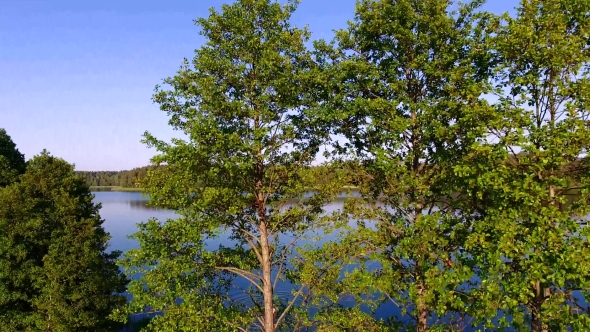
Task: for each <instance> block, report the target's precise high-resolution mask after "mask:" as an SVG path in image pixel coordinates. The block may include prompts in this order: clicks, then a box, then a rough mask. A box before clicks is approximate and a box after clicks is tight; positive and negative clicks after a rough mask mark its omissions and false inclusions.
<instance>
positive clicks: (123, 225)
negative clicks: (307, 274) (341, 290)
mask: <svg viewBox="0 0 590 332" xmlns="http://www.w3.org/2000/svg"><path fill="white" fill-rule="evenodd" d="M93 194H94V195H95V199H94V200H95V202H97V203H101V204H102V209H101V210H100V215H101V217H102V218H103V219H104V220H105V222H104V224H103V226H104V228H105V229H106V231H107V232H109V233H110V234H111V240H110V245H109V250H120V251H122V252H126V251H128V250H129V249H133V248H136V247H137V246H138V243H137V241H136V240H134V239H129V238H128V236H129V235H132V234H134V233H136V232H137V226H136V224H137V223H140V222H145V221H147V220H148V219H150V218H157V219H158V220H160V221H165V220H166V219H169V218H175V217H176V214H175V213H174V212H173V211H170V210H164V209H157V208H153V207H148V206H147V202H148V198H147V197H145V196H143V195H142V193H140V192H117V191H99V192H93ZM343 203H344V198H343V197H341V198H340V199H337V200H336V201H334V202H332V203H330V204H328V205H327V206H326V207H325V211H326V212H328V213H330V212H333V211H335V210H338V209H341V208H342V207H343ZM329 239H330V238H323V239H322V241H321V242H323V241H326V240H329ZM281 240H282V241H284V239H281ZM227 241H228V240H227V238H226V237H225V236H221V237H220V238H218V239H216V240H214V241H213V242H211V243H208V247H210V248H211V249H214V248H217V247H218V245H219V243H221V242H225V243H227ZM242 282H245V281H244V280H242ZM244 286H246V284H244V285H240V287H244ZM293 288H294V287H293V285H291V284H289V283H280V284H279V285H277V288H276V289H275V294H277V295H278V296H279V297H280V298H282V299H283V300H287V299H290V298H292V290H293ZM230 296H231V297H232V298H234V299H236V300H239V301H243V303H247V302H250V300H249V299H248V298H247V296H246V295H244V294H243V293H240V292H238V291H236V292H233V294H232V293H230ZM346 302H347V301H346ZM342 304H345V305H346V303H342ZM391 316H398V317H399V318H401V317H400V310H399V309H398V308H397V307H395V306H394V305H393V304H392V303H391V302H387V303H385V304H383V305H381V306H380V307H379V309H378V310H377V311H376V317H377V318H386V317H391ZM407 319H408V317H407V316H405V317H403V318H402V319H401V320H402V321H407ZM470 330H471V329H469V328H468V329H465V331H470ZM126 331H127V330H126Z"/></svg>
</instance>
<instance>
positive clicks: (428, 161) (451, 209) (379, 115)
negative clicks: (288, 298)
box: [301, 0, 496, 331]
mask: <svg viewBox="0 0 590 332" xmlns="http://www.w3.org/2000/svg"><path fill="white" fill-rule="evenodd" d="M482 3H483V1H473V2H470V3H468V4H460V5H457V7H455V8H456V10H452V7H451V5H452V3H451V1H448V0H420V1H416V0H397V1H391V0H389V1H388V0H361V1H359V2H358V3H357V7H356V15H355V20H354V21H353V22H352V23H351V24H350V26H349V28H348V29H347V30H343V31H339V32H338V33H337V36H336V44H337V45H336V46H337V47H336V48H334V47H332V45H328V44H326V43H317V44H316V49H317V51H318V52H319V53H323V54H324V57H323V60H322V61H321V62H320V63H321V65H322V66H323V67H324V68H325V75H327V76H328V77H329V78H327V79H324V81H325V82H328V85H327V87H326V88H325V91H326V92H325V96H326V97H325V98H326V99H327V100H328V102H327V103H328V104H329V105H330V106H329V107H328V106H327V107H326V108H325V109H328V112H329V113H328V114H326V113H325V112H326V111H325V109H324V110H323V113H322V114H320V121H321V120H324V121H325V120H326V119H327V120H328V121H327V123H328V124H329V126H330V127H331V128H332V130H331V131H332V133H334V134H338V135H342V136H343V137H344V138H345V139H346V140H345V143H344V144H338V145H337V146H336V151H338V152H340V153H342V154H345V155H347V156H351V155H352V157H353V158H355V159H358V160H359V165H358V168H357V169H358V172H357V174H358V176H359V177H360V178H361V180H362V183H361V193H362V194H363V197H364V199H362V200H360V201H359V200H354V199H351V200H349V202H348V203H347V206H346V207H345V211H344V213H345V215H344V216H343V221H342V223H339V224H338V225H337V226H335V227H344V228H348V232H346V233H345V235H344V236H342V238H340V239H339V240H338V241H336V242H333V243H330V244H329V245H326V246H324V247H323V248H319V249H318V250H316V251H310V252H309V253H308V256H307V257H306V259H307V262H310V263H309V264H305V261H304V262H303V263H302V267H301V269H302V271H304V273H305V276H304V278H306V279H307V280H322V282H318V283H314V284H312V286H315V287H313V288H312V291H315V292H316V293H317V294H318V299H319V300H318V303H319V304H320V305H321V304H322V301H324V298H328V299H332V300H331V301H328V302H327V303H323V304H325V305H327V311H326V312H327V314H323V313H322V314H320V316H318V317H319V318H318V320H320V323H322V324H331V325H334V326H337V327H339V328H342V329H357V330H360V329H362V330H372V329H374V330H379V329H381V328H383V326H382V325H383V324H382V323H385V325H389V326H393V325H394V323H395V322H394V321H393V320H390V321H389V322H378V321H376V320H373V319H372V318H371V317H370V316H367V315H366V314H365V313H364V312H361V311H359V310H358V309H359V308H360V304H364V305H368V308H369V309H375V308H376V306H378V305H379V304H380V303H381V302H382V301H383V302H392V303H393V304H395V305H396V306H397V307H398V308H399V309H400V310H401V311H402V316H406V317H405V318H408V317H409V318H410V322H411V324H410V325H415V327H416V330H417V331H426V330H428V329H429V328H437V327H438V328H442V327H441V326H445V324H446V325H447V326H446V328H460V327H462V326H463V325H464V324H466V320H463V318H465V315H466V313H468V308H469V307H470V303H469V298H468V297H467V296H465V295H464V294H465V292H466V289H468V288H469V287H467V286H466V285H469V284H470V283H472V282H473V279H472V277H473V276H474V270H472V268H471V265H470V263H469V262H468V261H466V260H465V259H464V258H465V257H466V255H464V254H463V253H462V251H461V250H462V244H463V243H464V242H463V241H464V240H465V239H466V235H468V234H469V231H470V229H471V225H472V223H473V222H474V221H475V220H474V218H473V217H472V216H471V214H470V213H467V214H463V213H461V210H460V208H461V207H462V206H465V207H469V206H470V200H469V199H466V198H464V196H463V195H456V191H457V188H456V187H455V185H456V184H457V181H459V179H458V178H457V177H456V176H455V174H454V171H453V169H454V167H455V165H462V163H463V158H464V157H465V156H468V155H469V154H470V152H471V151H472V146H474V145H477V144H478V142H479V141H480V140H482V139H483V137H484V134H485V129H486V124H487V123H488V121H490V119H492V118H493V117H494V112H493V109H492V108H491V107H489V105H488V103H487V102H486V101H485V100H484V99H483V95H484V94H485V93H487V92H489V91H491V90H490V84H489V83H490V76H491V73H492V69H493V62H492V60H493V57H491V53H490V52H488V51H489V48H488V46H489V45H490V43H489V39H490V36H489V34H490V31H491V30H490V29H491V27H492V26H493V25H491V23H494V22H495V21H496V19H494V17H493V16H492V15H490V14H487V13H484V12H478V7H480V6H481V4H482ZM362 165H364V166H362ZM375 202H377V204H376V203H375ZM468 203H469V204H468ZM350 217H352V218H354V219H356V220H358V222H357V223H356V225H355V227H347V224H348V222H349V218H350ZM368 220H372V221H373V222H369V221H368ZM317 260H321V261H322V262H323V264H320V265H318V264H317V263H316V261H317ZM351 264H353V265H356V267H355V268H354V269H351V268H350V266H349V267H346V265H351ZM376 265H377V266H378V268H375V266H376ZM371 266H372V267H373V268H371ZM345 267H346V271H348V272H347V273H344V277H342V270H343V269H345ZM330 278H331V281H330ZM476 286H477V285H476V284H471V287H476ZM375 293H377V294H378V298H376V299H375V298H374V297H371V296H370V295H372V294H375ZM341 294H355V295H356V300H357V304H359V305H358V306H357V308H356V309H357V310H354V309H350V308H349V309H346V311H345V312H346V314H342V311H339V310H336V311H333V307H334V306H333V305H334V301H335V300H337V299H338V298H339V296H340V295H341ZM319 295H324V296H323V297H320V296H319ZM373 300H375V301H373ZM318 303H316V304H318ZM353 313H356V314H357V315H358V316H357V318H358V319H351V317H352V316H351V315H352V314H353ZM393 316H394V315H393V313H392V314H391V315H390V319H393V318H394V317H393ZM438 318H443V320H439V319H438ZM444 319H447V323H444ZM355 324H356V325H355ZM380 325H381V326H380ZM431 325H432V326H431ZM406 328H408V326H406Z"/></svg>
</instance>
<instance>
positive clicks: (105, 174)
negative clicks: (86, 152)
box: [76, 165, 158, 188]
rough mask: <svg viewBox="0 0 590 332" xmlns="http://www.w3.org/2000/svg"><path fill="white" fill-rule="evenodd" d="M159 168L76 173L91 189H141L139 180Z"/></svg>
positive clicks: (147, 167) (144, 167)
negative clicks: (149, 171)
mask: <svg viewBox="0 0 590 332" xmlns="http://www.w3.org/2000/svg"><path fill="white" fill-rule="evenodd" d="M157 167H158V166H153V165H150V166H143V167H137V168H134V169H132V170H124V171H76V174H77V175H78V176H80V177H81V178H82V179H84V181H86V183H87V184H88V185H89V186H91V187H124V188H139V185H138V182H139V180H141V179H143V178H145V177H146V176H147V173H148V170H151V169H156V168H157Z"/></svg>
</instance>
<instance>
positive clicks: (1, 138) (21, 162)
mask: <svg viewBox="0 0 590 332" xmlns="http://www.w3.org/2000/svg"><path fill="white" fill-rule="evenodd" d="M25 167H26V164H25V156H24V155H23V154H22V153H20V152H19V151H18V149H17V148H16V144H14V142H13V141H12V139H11V138H10V136H8V134H7V133H6V130H5V129H4V128H0V187H4V186H7V185H9V184H10V183H12V182H14V181H15V180H16V178H17V177H18V176H19V175H21V174H23V173H24V172H25Z"/></svg>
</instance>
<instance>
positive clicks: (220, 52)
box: [123, 0, 325, 332]
mask: <svg viewBox="0 0 590 332" xmlns="http://www.w3.org/2000/svg"><path fill="white" fill-rule="evenodd" d="M297 2H298V1H288V2H287V3H286V4H284V5H281V4H280V3H278V2H275V1H271V0H238V1H236V2H235V3H233V4H231V5H224V6H222V7H221V10H220V11H216V10H215V9H211V11H210V15H209V17H208V18H201V19H198V20H197V21H196V24H197V25H198V26H200V27H201V34H202V35H203V36H204V37H205V40H206V42H205V44H204V45H203V46H202V47H201V48H200V49H198V50H197V51H196V52H195V56H194V58H193V59H192V61H191V62H189V61H187V60H185V62H184V64H183V65H182V67H181V68H180V70H179V71H178V73H177V75H176V76H174V77H171V78H168V79H166V80H164V83H165V84H166V85H167V86H168V87H169V89H164V88H161V87H158V88H157V92H156V94H155V95H154V101H155V102H156V103H158V104H159V105H160V108H161V110H162V111H164V112H167V113H168V115H169V116H170V122H169V124H170V125H171V126H172V127H173V128H175V129H177V130H180V131H182V132H183V133H184V134H185V137H186V139H185V140H181V139H174V140H173V141H172V142H171V143H166V142H163V141H161V140H158V139H156V138H155V137H153V136H152V135H150V134H146V136H145V142H146V143H147V144H148V145H149V146H151V147H155V148H156V149H157V150H158V152H159V154H158V155H157V156H156V157H154V158H153V160H152V161H153V163H154V164H165V165H167V167H166V168H164V169H161V170H154V171H150V172H149V174H148V177H147V179H146V180H145V181H144V184H143V187H144V188H146V189H147V191H148V192H149V194H150V201H151V203H152V204H154V205H156V206H163V207H167V208H171V209H173V210H174V211H176V212H177V213H178V215H179V217H178V219H175V220H168V221H166V222H159V221H157V220H152V221H149V222H147V223H145V224H142V225H141V226H140V232H139V233H138V234H136V235H135V237H136V238H137V239H138V240H139V244H140V246H139V248H138V249H137V250H131V251H130V252H129V253H128V254H127V258H126V260H125V261H124V262H123V264H124V265H125V266H126V268H128V269H129V271H130V273H135V272H139V273H141V274H142V276H141V277H140V278H139V279H138V280H136V281H133V282H132V283H131V286H130V288H129V290H130V292H131V293H132V294H133V300H132V302H131V307H130V308H131V310H132V311H144V310H152V311H158V312H161V313H162V315H160V316H157V317H155V318H154V319H153V320H152V322H151V324H150V327H149V328H150V329H154V330H159V331H205V330H206V331H212V330H215V331H222V330H232V331H235V330H242V331H245V330H247V329H249V328H251V327H254V326H255V325H257V326H258V328H260V329H261V330H263V331H267V332H270V331H276V330H277V329H282V330H292V329H293V326H292V325H290V323H289V322H290V320H289V319H290V318H289V311H290V309H291V308H292V307H293V306H294V304H295V301H297V298H298V297H299V296H300V295H301V293H302V292H303V288H301V289H299V290H298V291H297V292H295V294H294V296H293V297H292V298H288V299H285V298H284V297H280V298H279V297H277V293H276V288H277V285H278V284H279V282H280V281H281V279H282V278H284V277H285V275H286V271H287V270H289V268H290V265H289V264H288V262H287V259H288V257H289V256H290V254H291V250H292V248H293V246H294V245H295V244H296V243H297V241H298V239H299V238H300V237H301V236H303V234H304V232H305V231H306V230H307V229H308V227H310V226H312V225H313V223H314V221H315V220H316V219H317V218H318V215H319V213H320V212H321V205H322V204H323V202H324V201H325V196H324V195H321V194H318V195H314V196H313V197H312V198H304V193H305V191H306V190H307V189H308V188H307V186H308V185H309V184H312V185H313V181H311V180H310V175H309V174H311V169H310V167H309V166H310V164H311V162H312V161H314V159H315V157H316V154H317V152H318V151H319V147H320V144H321V142H322V139H323V137H322V136H316V135H310V134H309V131H308V130H307V128H309V123H308V122H307V120H306V110H307V109H308V108H310V107H312V106H313V103H312V99H310V98H308V97H307V96H308V92H307V89H308V88H307V85H306V84H305V82H306V80H308V79H309V70H310V68H312V67H313V65H314V62H313V61H312V58H311V56H310V54H309V52H308V50H307V49H306V47H305V45H304V43H305V42H306V41H307V40H308V39H309V32H308V31H307V30H306V29H299V28H296V27H293V26H291V24H290V23H289V20H290V17H291V15H292V13H293V12H294V10H295V9H296V6H297ZM220 235H223V236H225V235H227V236H229V237H230V239H231V240H232V241H233V243H232V242H227V243H223V245H220V246H219V247H218V248H211V247H210V246H209V247H208V243H211V241H214V240H215V239H216V238H219V237H220ZM236 279H237V280H236ZM244 282H245V284H244ZM244 285H245V286H244ZM240 287H241V289H240ZM236 291H238V292H241V294H242V296H238V298H236V297H235V296H230V292H234V293H235V292H236ZM243 297H246V298H247V299H249V300H248V301H240V298H243Z"/></svg>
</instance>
